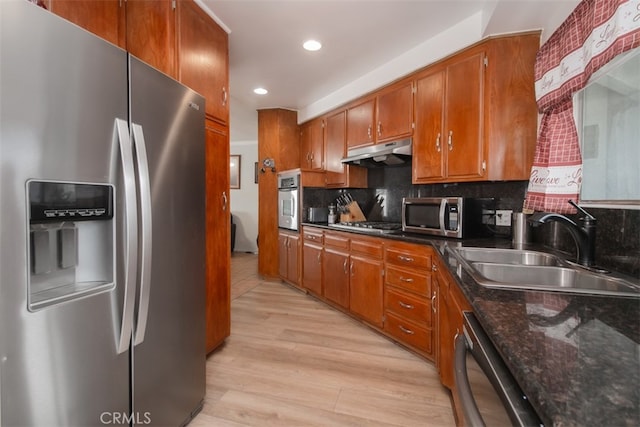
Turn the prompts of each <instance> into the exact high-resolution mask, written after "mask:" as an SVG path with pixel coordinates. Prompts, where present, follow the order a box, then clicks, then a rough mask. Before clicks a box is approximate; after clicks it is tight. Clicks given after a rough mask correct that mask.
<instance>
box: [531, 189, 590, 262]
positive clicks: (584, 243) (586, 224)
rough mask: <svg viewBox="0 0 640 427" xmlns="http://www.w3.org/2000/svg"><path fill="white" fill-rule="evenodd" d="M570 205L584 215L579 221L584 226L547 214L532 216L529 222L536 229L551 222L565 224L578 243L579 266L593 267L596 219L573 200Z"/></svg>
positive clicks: (559, 216)
mask: <svg viewBox="0 0 640 427" xmlns="http://www.w3.org/2000/svg"><path fill="white" fill-rule="evenodd" d="M569 204H570V205H571V206H573V207H575V208H576V209H578V211H580V212H581V213H582V214H584V217H583V218H580V219H579V221H580V222H581V223H582V225H578V224H576V223H575V222H573V221H572V220H570V219H569V218H567V217H566V216H564V215H560V214H556V213H546V212H540V213H537V214H533V215H531V217H530V218H529V222H530V223H531V225H532V226H534V227H538V226H539V225H540V224H544V223H547V222H550V221H557V222H559V223H561V224H564V225H565V226H566V227H567V229H568V230H569V232H571V236H573V240H575V242H576V246H577V248H578V264H580V265H583V266H585V267H591V266H593V265H595V263H596V219H595V218H594V217H593V216H592V215H591V214H589V213H588V212H587V211H585V210H584V209H582V208H581V207H580V206H578V205H577V204H576V203H575V202H574V201H573V200H569Z"/></svg>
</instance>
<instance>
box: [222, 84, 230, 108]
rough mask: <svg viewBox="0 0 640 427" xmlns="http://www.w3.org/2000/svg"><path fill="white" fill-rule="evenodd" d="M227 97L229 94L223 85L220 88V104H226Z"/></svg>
mask: <svg viewBox="0 0 640 427" xmlns="http://www.w3.org/2000/svg"><path fill="white" fill-rule="evenodd" d="M228 98H229V95H228V94H227V88H226V87H223V88H222V105H227V100H228Z"/></svg>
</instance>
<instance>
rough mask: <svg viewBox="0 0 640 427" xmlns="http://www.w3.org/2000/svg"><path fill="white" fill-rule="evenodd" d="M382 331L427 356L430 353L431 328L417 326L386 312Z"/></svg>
mask: <svg viewBox="0 0 640 427" xmlns="http://www.w3.org/2000/svg"><path fill="white" fill-rule="evenodd" d="M384 331H385V332H387V333H388V334H389V335H391V336H393V337H394V338H396V339H397V340H398V341H400V342H402V343H404V344H408V345H410V346H412V347H414V348H416V349H418V350H420V351H423V352H425V353H427V354H431V352H432V345H433V344H432V336H431V328H425V327H422V326H418V325H417V324H415V323H413V322H411V321H409V320H406V319H403V318H402V317H400V316H396V315H395V314H393V313H390V312H388V311H387V312H385V320H384Z"/></svg>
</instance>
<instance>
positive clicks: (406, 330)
mask: <svg viewBox="0 0 640 427" xmlns="http://www.w3.org/2000/svg"><path fill="white" fill-rule="evenodd" d="M398 328H400V330H401V331H402V332H404V333H405V334H407V335H413V334H415V332H413V331H412V330H411V329H407V328H405V327H404V326H402V325H399V326H398Z"/></svg>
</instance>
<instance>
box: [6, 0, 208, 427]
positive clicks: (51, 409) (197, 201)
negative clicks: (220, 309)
mask: <svg viewBox="0 0 640 427" xmlns="http://www.w3.org/2000/svg"><path fill="white" fill-rule="evenodd" d="M204 186H205V181H204V100H203V98H202V97H201V96H200V95H198V94H197V93H195V92H193V91H192V90H190V89H188V88H186V87H184V86H182V85H181V84H179V83H178V82H176V81H174V80H172V79H171V78H169V77H167V76H166V75H164V74H162V73H160V72H158V71H155V70H154V69H152V68H151V67H149V66H147V65H145V64H144V63H142V62H141V61H139V60H137V59H136V58H134V57H132V56H130V55H128V54H127V53H126V52H125V51H123V50H121V49H119V48H118V47H116V46H113V45H111V44H109V43H107V42H105V41H103V40H101V39H99V38H97V37H95V36H93V35H91V34H89V33H88V32H85V31H84V30H82V29H80V28H79V27H76V26H75V25H73V24H70V23H69V22H67V21H64V20H62V19H60V18H58V17H56V16H54V15H52V14H51V13H49V12H47V11H45V10H43V9H41V8H39V7H37V6H35V5H34V4H32V3H29V2H26V1H21V0H11V1H0V203H1V209H0V231H1V236H2V237H1V239H2V241H1V245H0V402H1V405H0V425H2V426H13V425H19V426H35V425H38V426H54V425H59V426H91V425H130V424H138V425H155V426H178V425H182V424H184V423H187V422H189V420H190V419H191V417H192V416H193V415H195V414H196V413H197V412H198V411H199V409H200V408H201V406H202V402H203V398H204V393H205V333H204V329H205V326H204V322H205V303H204V298H205V278H204V271H205V243H204V223H205V222H204V215H205V213H204V195H205V191H204Z"/></svg>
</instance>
